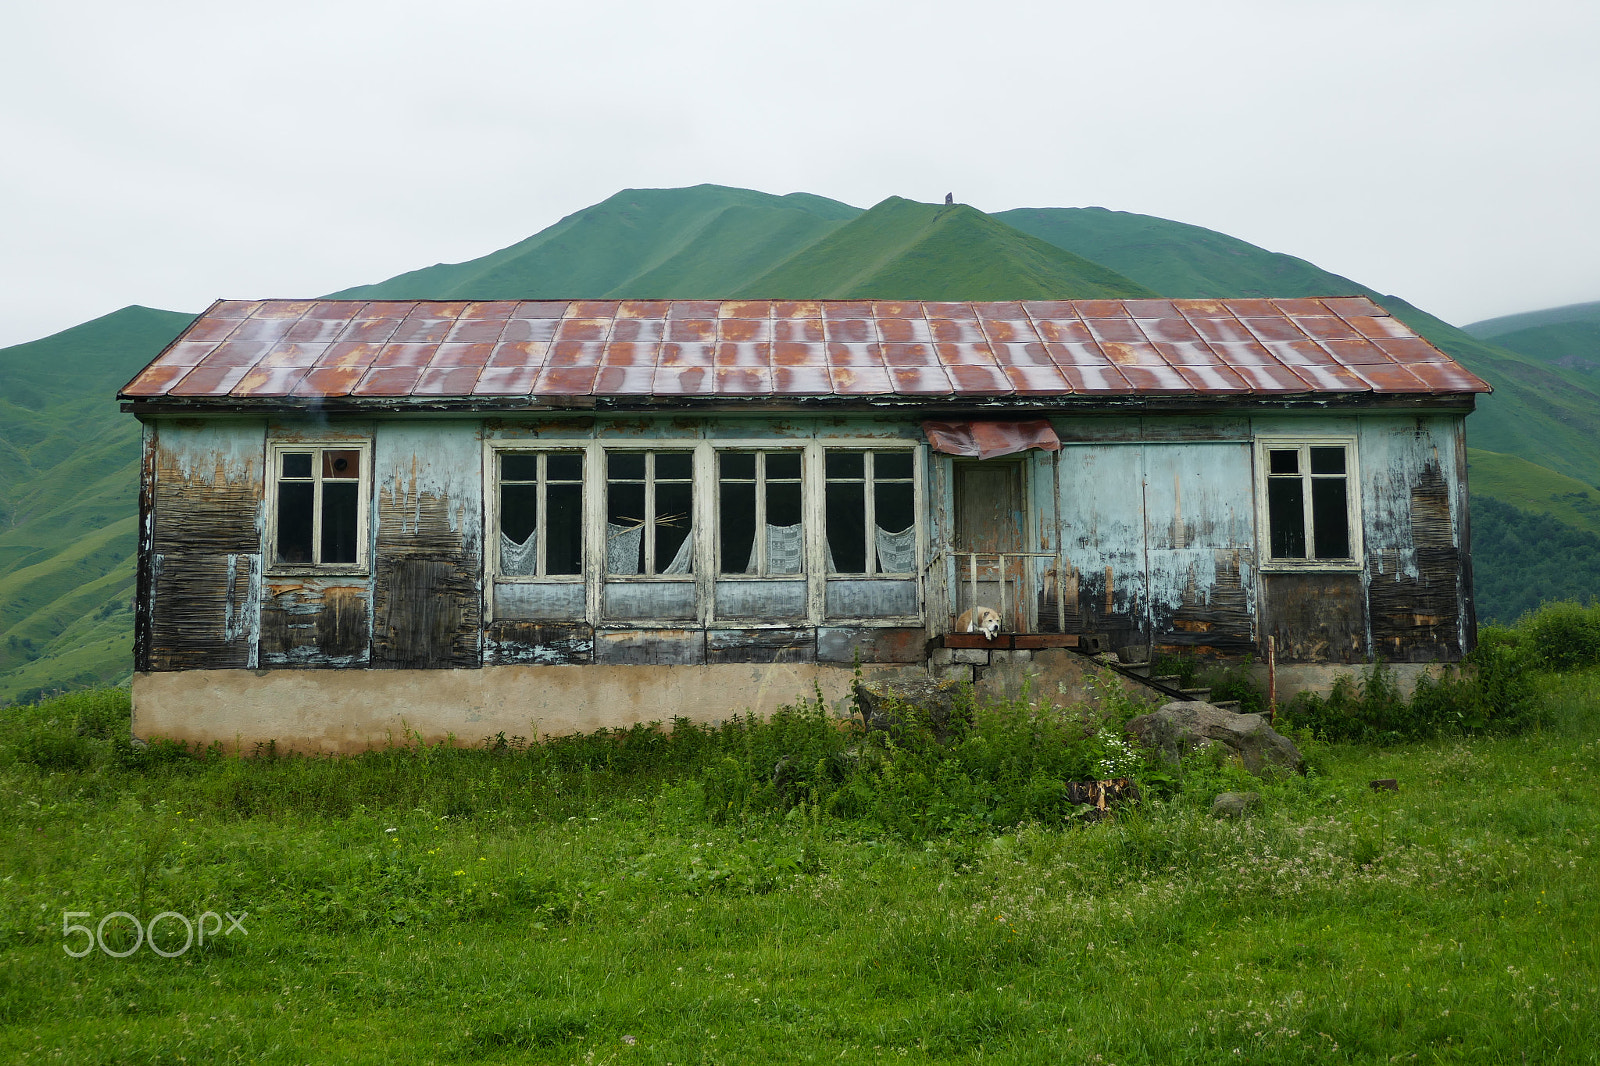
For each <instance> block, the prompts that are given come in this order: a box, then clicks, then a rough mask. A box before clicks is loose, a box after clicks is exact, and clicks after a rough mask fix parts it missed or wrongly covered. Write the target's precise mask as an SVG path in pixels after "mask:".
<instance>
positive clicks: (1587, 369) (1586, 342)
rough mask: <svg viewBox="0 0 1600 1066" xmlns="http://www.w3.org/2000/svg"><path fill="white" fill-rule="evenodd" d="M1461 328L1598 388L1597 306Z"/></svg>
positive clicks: (1599, 323) (1599, 305)
mask: <svg viewBox="0 0 1600 1066" xmlns="http://www.w3.org/2000/svg"><path fill="white" fill-rule="evenodd" d="M1463 329H1464V331H1465V332H1467V333H1470V334H1471V335H1472V336H1474V337H1478V338H1481V339H1484V340H1489V341H1492V342H1493V343H1495V344H1497V345H1499V346H1500V347H1502V348H1509V349H1510V350H1512V351H1514V352H1517V353H1519V354H1521V355H1525V356H1529V357H1531V358H1533V359H1537V360H1539V361H1540V362H1542V363H1545V364H1547V365H1550V366H1554V367H1559V368H1561V369H1562V370H1566V371H1570V372H1573V373H1577V374H1581V375H1583V377H1584V379H1585V380H1586V381H1588V382H1589V383H1590V384H1591V386H1593V387H1600V303H1587V304H1571V305H1569V306H1567V307H1554V308H1551V309H1550V310H1548V311H1530V312H1527V313H1526V314H1520V315H1507V316H1505V317H1504V318H1491V319H1489V320H1488V321H1485V322H1474V323H1473V324H1472V325H1470V326H1465V327H1463Z"/></svg>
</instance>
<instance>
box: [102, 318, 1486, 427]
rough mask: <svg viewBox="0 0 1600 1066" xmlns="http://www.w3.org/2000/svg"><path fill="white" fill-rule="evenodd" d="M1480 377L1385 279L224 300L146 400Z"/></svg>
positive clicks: (1451, 381)
mask: <svg viewBox="0 0 1600 1066" xmlns="http://www.w3.org/2000/svg"><path fill="white" fill-rule="evenodd" d="M1488 391H1490V389H1489V386H1488V385H1487V384H1485V383H1484V382H1483V381H1482V380H1481V379H1479V378H1477V377H1476V376H1474V375H1473V374H1471V373H1469V372H1468V371H1466V370H1465V369H1463V368H1462V367H1461V366H1460V365H1459V364H1458V363H1456V362H1455V361H1453V360H1452V359H1450V358H1449V357H1448V356H1446V355H1445V354H1444V353H1443V352H1441V351H1439V350H1438V349H1437V348H1435V347H1434V346H1433V345H1432V344H1430V343H1428V342H1427V341H1426V340H1423V339H1422V338H1421V337H1419V336H1418V335H1417V334H1416V333H1415V332H1414V331H1412V330H1411V328H1410V327H1408V326H1407V325H1405V323H1403V322H1401V321H1400V320H1399V319H1397V318H1394V317H1392V316H1391V315H1390V314H1389V313H1388V312H1387V311H1385V310H1383V308H1381V307H1379V306H1378V305H1377V304H1375V303H1373V302H1372V301H1370V300H1368V299H1366V298H1365V297H1340V298H1332V299H1284V300H1260V299H1239V300H1061V301H1021V302H1017V301H1005V302H994V303H918V302H896V301H885V300H875V301H867V300H860V301H854V300H851V301H847V300H826V301H819V300H525V301H512V300H506V301H492V302H470V301H456V302H436V301H423V300H398V301H371V302H369V301H361V300H264V301H235V300H222V301H218V302H217V303H215V304H213V305H212V306H211V307H210V308H209V309H208V310H207V311H206V312H205V314H203V315H201V316H200V317H199V318H198V319H196V320H195V322H194V324H193V325H191V326H190V327H189V328H188V329H187V330H185V331H184V333H183V334H182V335H181V336H180V337H178V339H177V340H175V341H173V342H172V344H170V345H168V346H167V348H166V350H165V351H163V352H162V353H161V355H160V356H158V357H157V358H156V359H155V361H154V362H152V363H151V364H150V365H149V366H148V367H146V368H145V370H144V371H143V372H141V373H140V374H139V376H138V377H136V378H134V379H133V381H131V382H130V383H129V384H128V386H127V387H126V388H124V389H123V390H122V392H121V394H120V395H121V398H123V399H126V400H131V401H143V402H163V403H194V404H198V405H212V404H217V403H220V402H226V403H228V404H230V405H261V406H266V407H283V406H298V405H301V404H304V403H310V402H337V403H342V404H351V405H358V406H360V405H368V404H372V405H391V406H392V405H393V404H395V403H396V402H397V401H410V402H412V403H435V402H445V403H456V404H459V403H463V402H470V403H472V404H473V405H475V406H483V407H506V406H525V405H528V404H530V403H532V404H537V403H540V402H541V401H553V402H561V401H571V400H573V399H575V398H582V397H588V398H594V399H615V400H618V401H640V400H650V399H660V400H690V399H695V398H700V399H717V398H726V399H752V398H763V397H780V398H794V399H801V398H811V399H818V400H820V399H824V398H827V397H835V398H840V399H846V398H848V399H866V398H869V397H886V398H900V399H907V400H928V401H932V400H965V399H980V398H981V399H1001V398H1011V399H1015V400H1030V399H1034V400H1039V401H1053V400H1065V399H1088V400H1092V399H1097V398H1103V399H1114V398H1119V397H1147V396H1171V397H1181V396H1208V397H1210V396H1216V397H1238V398H1247V397H1290V396H1296V395H1301V396H1303V395H1307V394H1315V395H1326V394H1361V393H1367V394H1383V395H1408V394H1409V395H1417V396H1430V395H1431V396H1441V395H1461V394H1471V393H1482V392H1488Z"/></svg>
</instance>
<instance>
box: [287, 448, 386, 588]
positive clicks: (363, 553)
mask: <svg viewBox="0 0 1600 1066" xmlns="http://www.w3.org/2000/svg"><path fill="white" fill-rule="evenodd" d="M296 452H311V453H312V455H313V458H312V461H311V471H312V476H311V478H310V481H311V482H312V484H314V485H315V486H316V488H315V490H314V493H313V496H312V505H311V550H312V552H313V554H314V555H320V554H321V553H322V483H323V481H324V480H339V481H347V480H351V479H348V478H339V479H331V478H330V479H324V477H323V475H322V462H321V460H322V453H323V452H359V453H360V455H361V458H360V464H361V469H360V470H359V471H358V472H357V474H356V477H355V478H354V479H353V480H354V481H355V482H356V561H355V562H353V563H324V562H315V561H313V562H309V563H294V562H279V561H278V496H279V492H278V486H279V485H280V484H281V483H282V482H284V481H286V480H288V481H300V480H302V479H300V478H285V477H284V476H283V473H282V472H283V456H284V455H285V454H292V453H296ZM266 484H267V508H266V510H267V515H266V541H265V543H264V544H263V545H262V549H263V550H262V555H263V557H264V558H265V559H266V571H265V572H266V573H267V574H284V575H289V574H297V575H299V574H304V575H366V574H368V573H370V572H371V566H372V551H371V544H370V541H371V539H372V441H371V440H370V439H368V438H360V439H355V440H352V439H349V438H345V439H342V440H339V439H332V440H329V439H318V440H269V441H268V442H267V477H266Z"/></svg>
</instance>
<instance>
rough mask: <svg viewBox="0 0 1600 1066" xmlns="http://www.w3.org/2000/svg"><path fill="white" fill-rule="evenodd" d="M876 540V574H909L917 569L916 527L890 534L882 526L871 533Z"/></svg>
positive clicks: (908, 527)
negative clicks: (874, 535) (874, 534)
mask: <svg viewBox="0 0 1600 1066" xmlns="http://www.w3.org/2000/svg"><path fill="white" fill-rule="evenodd" d="M873 532H874V533H876V534H877V539H878V572H879V573H883V574H909V573H912V572H914V571H915V570H916V569H917V527H916V526H907V527H906V528H905V529H902V530H901V531H900V532H898V533H890V532H889V531H888V530H887V529H884V528H883V527H882V526H880V527H878V528H877V529H876V530H874V531H873Z"/></svg>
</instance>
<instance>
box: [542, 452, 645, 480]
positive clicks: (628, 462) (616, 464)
mask: <svg viewBox="0 0 1600 1066" xmlns="http://www.w3.org/2000/svg"><path fill="white" fill-rule="evenodd" d="M550 476H551V477H554V476H555V473H554V471H552V472H551V475H550ZM606 476H607V477H609V478H611V479H612V480H613V481H616V480H620V479H622V478H634V479H636V480H642V479H643V478H644V452H612V453H610V454H609V455H607V456H606Z"/></svg>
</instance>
